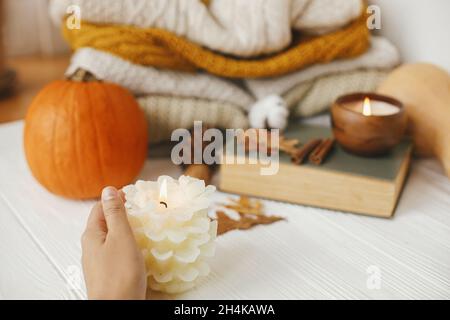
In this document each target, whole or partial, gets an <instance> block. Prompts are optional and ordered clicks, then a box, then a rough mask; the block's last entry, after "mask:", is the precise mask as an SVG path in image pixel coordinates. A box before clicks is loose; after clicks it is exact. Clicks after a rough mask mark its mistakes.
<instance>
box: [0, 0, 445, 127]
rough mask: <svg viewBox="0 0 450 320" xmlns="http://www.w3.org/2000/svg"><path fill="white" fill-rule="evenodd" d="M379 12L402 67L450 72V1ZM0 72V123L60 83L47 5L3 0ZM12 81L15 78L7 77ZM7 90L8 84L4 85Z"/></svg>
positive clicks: (61, 48) (65, 56)
mask: <svg viewBox="0 0 450 320" xmlns="http://www.w3.org/2000/svg"><path fill="white" fill-rule="evenodd" d="M370 3H372V4H376V5H378V6H379V7H380V8H381V21H382V24H381V30H379V31H377V32H376V33H379V34H381V35H383V36H385V37H387V38H388V39H389V40H391V41H392V42H393V43H395V44H396V46H397V47H398V48H399V50H400V53H401V56H402V59H403V61H404V62H409V61H428V62H432V63H435V64H437V65H440V66H442V67H444V68H446V69H447V70H449V71H450V44H449V38H448V28H445V27H444V26H448V17H447V15H448V12H450V1H448V0H433V1H425V0H395V1H390V0H372V1H370ZM0 7H1V9H0V10H1V20H0V21H1V27H2V41H1V44H2V45H1V46H0V72H1V73H3V74H4V75H5V70H14V71H15V74H16V81H15V88H14V94H10V95H8V97H6V98H5V97H3V99H2V100H0V123H2V122H8V121H13V120H17V119H21V118H23V116H24V114H25V112H26V108H27V106H28V104H29V103H30V101H31V99H32V97H33V96H34V95H35V94H36V93H37V92H38V90H39V89H40V88H41V87H42V86H43V85H44V84H45V83H48V82H49V81H51V80H54V79H58V78H61V77H62V75H63V73H64V70H65V68H66V67H67V65H68V61H69V49H68V46H67V44H65V43H64V41H63V40H62V37H61V35H60V31H59V30H58V29H59V28H58V27H57V26H55V25H54V24H53V23H52V21H51V20H50V18H49V15H48V0H0ZM6 79H8V80H5V81H11V80H9V79H11V73H10V74H9V78H6ZM3 85H4V84H3Z"/></svg>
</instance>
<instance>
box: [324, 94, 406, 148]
mask: <svg viewBox="0 0 450 320" xmlns="http://www.w3.org/2000/svg"><path fill="white" fill-rule="evenodd" d="M366 97H367V98H369V99H370V100H371V101H383V102H387V103H389V104H391V105H393V106H395V107H397V108H399V112H397V113H394V114H390V115H370V116H366V115H364V114H362V113H360V112H358V111H355V110H352V109H349V108H347V107H346V105H347V104H349V103H354V102H357V101H361V102H362V101H363V100H364V98H366ZM406 120H407V119H406V114H405V112H404V108H403V104H402V103H401V102H400V101H398V100H396V99H394V98H391V97H387V96H383V95H380V94H375V93H363V92H358V93H353V94H348V95H344V96H341V97H339V98H338V99H337V100H336V101H335V102H334V104H333V105H332V107H331V123H332V127H333V134H334V136H335V138H336V140H337V142H338V143H339V144H340V145H341V146H342V147H343V148H344V149H345V150H347V151H349V152H351V153H354V154H357V155H361V156H377V155H382V154H385V153H387V152H389V151H390V150H391V149H392V148H393V147H395V146H396V145H397V144H398V143H399V142H400V141H401V140H402V137H403V135H404V133H405V130H406V122H407V121H406Z"/></svg>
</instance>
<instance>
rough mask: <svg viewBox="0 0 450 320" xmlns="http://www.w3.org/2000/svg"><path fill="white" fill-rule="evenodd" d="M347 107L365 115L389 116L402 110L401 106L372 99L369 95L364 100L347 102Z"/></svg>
mask: <svg viewBox="0 0 450 320" xmlns="http://www.w3.org/2000/svg"><path fill="white" fill-rule="evenodd" d="M345 107H346V108H348V109H350V110H353V111H356V112H361V113H362V114H363V115H365V116H389V115H392V114H395V113H399V112H400V108H399V107H397V106H395V105H392V104H391V103H388V102H385V101H379V100H370V98H369V97H365V98H364V101H355V102H351V103H347V104H345Z"/></svg>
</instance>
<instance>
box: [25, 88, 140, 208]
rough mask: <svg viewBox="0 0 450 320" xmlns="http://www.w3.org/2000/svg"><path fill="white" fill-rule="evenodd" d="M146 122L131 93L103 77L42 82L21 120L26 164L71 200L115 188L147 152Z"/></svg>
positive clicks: (136, 169)
mask: <svg viewBox="0 0 450 320" xmlns="http://www.w3.org/2000/svg"><path fill="white" fill-rule="evenodd" d="M147 141H148V137H147V122H146V120H145V116H144V113H143V112H142V110H141V109H140V108H139V106H138V104H137V103H136V101H135V99H134V97H133V96H132V95H131V94H130V93H129V92H128V91H127V90H125V89H124V88H122V87H120V86H118V85H115V84H111V83H103V82H97V81H94V82H91V81H89V82H84V81H81V82H80V81H72V80H60V81H55V82H52V83H50V84H49V85H47V86H46V87H45V88H44V89H42V91H41V92H40V93H39V94H38V95H37V97H36V98H35V99H34V100H33V102H32V103H31V106H30V108H29V110H28V113H27V116H26V119H25V132H24V147H25V154H26V158H27V161H28V164H29V166H30V169H31V171H32V173H33V175H34V176H35V177H36V179H37V180H38V181H39V182H40V183H41V184H42V185H43V186H44V187H46V188H47V189H48V190H49V191H51V192H53V193H55V194H58V195H61V196H64V197H68V198H74V199H87V198H94V197H98V196H99V195H100V193H101V190H102V188H103V187H104V186H107V185H111V186H115V187H117V188H120V187H122V186H124V185H126V184H129V183H130V182H132V181H133V179H134V178H135V177H136V176H137V174H138V173H139V171H140V170H141V168H142V166H143V164H144V161H145V159H146V156H147Z"/></svg>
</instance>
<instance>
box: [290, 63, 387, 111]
mask: <svg viewBox="0 0 450 320" xmlns="http://www.w3.org/2000/svg"><path fill="white" fill-rule="evenodd" d="M389 70H390V69H384V70H378V69H364V70H355V71H344V72H340V73H335V74H330V75H326V76H321V77H318V78H315V79H313V80H310V81H306V82H303V83H301V84H298V85H296V86H294V87H293V88H291V89H290V90H289V91H287V92H285V93H284V94H283V98H284V99H285V101H286V103H287V105H288V106H289V107H290V108H291V109H292V110H293V114H294V115H296V116H300V117H308V116H313V115H315V114H318V113H321V112H323V111H325V110H327V109H328V108H329V107H330V105H331V104H332V103H333V102H334V101H335V100H336V99H337V98H338V97H339V96H341V95H343V94H346V93H349V92H358V91H359V92H361V91H364V92H368V91H374V90H375V89H376V88H377V86H378V85H379V84H380V83H381V81H383V79H384V78H385V77H386V76H387V74H388V73H389Z"/></svg>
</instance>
